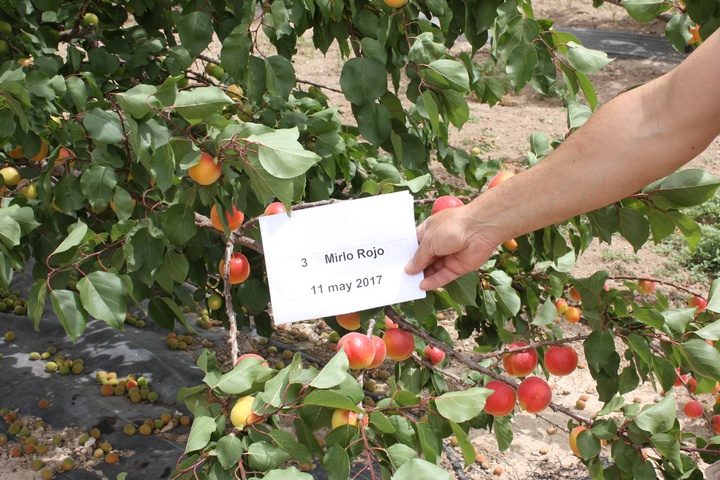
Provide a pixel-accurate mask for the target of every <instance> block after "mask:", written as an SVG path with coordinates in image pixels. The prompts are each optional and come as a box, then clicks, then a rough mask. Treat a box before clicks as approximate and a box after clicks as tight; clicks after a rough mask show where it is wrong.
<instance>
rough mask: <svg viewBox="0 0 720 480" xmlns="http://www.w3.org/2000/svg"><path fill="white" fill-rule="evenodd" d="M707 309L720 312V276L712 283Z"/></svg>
mask: <svg viewBox="0 0 720 480" xmlns="http://www.w3.org/2000/svg"><path fill="white" fill-rule="evenodd" d="M707 309H708V310H710V311H711V312H715V313H720V278H716V279H715V280H713V282H712V284H711V285H710V294H709V295H708V304H707ZM713 323H720V322H713Z"/></svg>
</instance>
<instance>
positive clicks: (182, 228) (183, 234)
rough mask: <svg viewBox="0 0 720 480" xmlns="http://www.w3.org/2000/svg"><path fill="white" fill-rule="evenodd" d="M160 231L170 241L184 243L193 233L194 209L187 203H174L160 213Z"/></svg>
mask: <svg viewBox="0 0 720 480" xmlns="http://www.w3.org/2000/svg"><path fill="white" fill-rule="evenodd" d="M161 218H162V231H163V233H164V234H165V236H166V237H167V239H168V241H169V242H170V243H173V244H175V245H184V244H185V243H187V242H188V240H190V239H191V238H192V237H193V236H195V233H197V225H196V224H195V211H194V210H193V208H192V205H190V204H188V203H182V204H176V205H173V206H172V207H170V208H168V209H167V210H165V211H164V212H163V213H162V214H161Z"/></svg>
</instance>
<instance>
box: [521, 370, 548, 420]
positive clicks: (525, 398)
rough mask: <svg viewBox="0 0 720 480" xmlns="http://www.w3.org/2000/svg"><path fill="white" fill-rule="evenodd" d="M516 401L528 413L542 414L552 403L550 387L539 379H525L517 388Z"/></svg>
mask: <svg viewBox="0 0 720 480" xmlns="http://www.w3.org/2000/svg"><path fill="white" fill-rule="evenodd" d="M518 401H519V402H520V406H521V407H522V408H524V409H525V411H526V412H528V413H539V412H542V411H543V410H545V409H546V408H547V407H548V405H550V402H551V401H552V390H551V389H550V385H548V383H547V382H546V381H545V380H543V379H542V378H540V377H527V378H526V379H525V380H523V381H522V382H520V386H519V387H518Z"/></svg>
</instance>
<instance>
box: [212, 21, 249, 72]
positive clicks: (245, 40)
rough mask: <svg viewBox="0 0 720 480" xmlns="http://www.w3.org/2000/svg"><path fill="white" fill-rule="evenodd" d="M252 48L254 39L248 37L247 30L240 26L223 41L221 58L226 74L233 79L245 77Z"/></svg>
mask: <svg viewBox="0 0 720 480" xmlns="http://www.w3.org/2000/svg"><path fill="white" fill-rule="evenodd" d="M251 48H252V39H251V38H250V37H248V36H247V28H246V27H244V26H243V25H238V26H237V27H235V29H234V30H233V31H232V33H231V34H230V35H228V36H227V37H226V38H225V40H223V45H222V50H221V51H220V56H221V58H222V59H223V62H222V66H223V68H224V69H225V72H226V73H227V74H228V75H230V76H231V77H232V78H238V79H241V78H243V77H244V76H245V72H246V71H247V67H248V59H249V57H250V49H251Z"/></svg>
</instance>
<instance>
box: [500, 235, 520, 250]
mask: <svg viewBox="0 0 720 480" xmlns="http://www.w3.org/2000/svg"><path fill="white" fill-rule="evenodd" d="M502 246H503V248H504V249H505V250H507V251H508V252H514V251H515V250H517V248H518V243H517V240H515V239H514V238H511V239H510V240H507V241H505V242H503V244H502Z"/></svg>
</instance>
